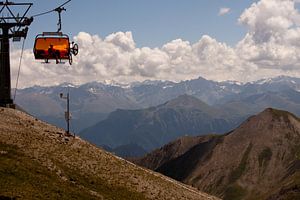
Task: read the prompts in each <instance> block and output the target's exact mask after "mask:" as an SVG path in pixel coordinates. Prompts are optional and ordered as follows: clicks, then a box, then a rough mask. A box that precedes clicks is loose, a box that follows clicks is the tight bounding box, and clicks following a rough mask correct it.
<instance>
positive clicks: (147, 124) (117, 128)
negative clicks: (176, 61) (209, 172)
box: [81, 95, 240, 151]
mask: <svg viewBox="0 0 300 200" xmlns="http://www.w3.org/2000/svg"><path fill="white" fill-rule="evenodd" d="M239 122H240V121H239V119H235V118H231V116H230V115H228V113H225V112H224V111H223V110H222V109H217V108H214V107H211V106H209V105H207V104H206V103H204V102H203V101H201V100H199V99H197V98H196V97H193V96H189V95H181V96H179V97H177V98H176V99H173V100H170V101H168V102H166V103H164V104H161V105H159V106H156V107H150V108H147V109H140V110H120V109H119V110H117V111H115V112H112V113H111V114H110V115H109V116H108V118H107V119H105V120H103V121H101V122H99V123H97V124H96V125H95V126H92V127H90V128H88V129H85V130H83V131H82V132H81V135H82V137H84V138H86V139H87V140H89V141H90V142H92V143H94V144H97V145H100V146H101V145H108V146H110V147H111V148H116V147H118V146H122V145H128V144H137V145H139V146H141V147H143V148H144V149H145V150H146V151H150V150H153V149H155V148H158V147H160V146H162V145H164V144H166V143H168V142H170V141H172V140H174V139H176V138H178V137H181V136H184V135H186V134H188V135H198V134H206V133H223V132H226V131H228V130H230V129H231V127H233V126H237V124H239Z"/></svg>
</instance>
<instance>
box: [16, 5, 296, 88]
mask: <svg viewBox="0 0 300 200" xmlns="http://www.w3.org/2000/svg"><path fill="white" fill-rule="evenodd" d="M238 21H239V23H240V24H241V25H243V26H246V27H247V29H248V32H247V34H246V35H245V37H244V38H243V39H242V40H241V41H240V42H238V44H237V45H236V46H235V47H230V46H228V45H227V44H225V43H221V42H218V41H217V40H216V39H214V38H212V37H210V36H208V35H204V36H202V37H201V38H200V39H199V41H197V42H195V43H193V44H191V43H190V42H188V41H184V40H182V39H176V40H173V41H170V42H168V43H166V44H164V45H163V46H162V47H161V48H149V47H142V48H138V47H136V45H135V41H134V38H133V36H132V33H131V32H117V33H112V34H110V35H108V36H106V37H105V38H101V37H100V36H98V35H91V34H89V33H86V32H80V33H79V34H78V35H77V36H76V37H74V40H75V42H77V43H78V44H79V47H80V50H79V54H78V56H77V57H75V58H74V64H73V65H72V66H68V65H67V64H66V65H56V64H54V63H53V64H42V63H40V62H38V61H34V58H33V55H32V51H31V50H26V51H25V52H24V57H23V65H22V68H21V76H20V86H21V87H27V86H31V85H35V84H38V85H53V84H59V83H62V82H72V83H76V84H81V83H85V82H90V81H104V80H115V81H118V82H132V81H143V80H145V79H163V80H172V81H180V80H186V79H192V78H197V77H199V76H203V77H205V78H208V79H213V80H219V81H222V80H238V81H252V80H256V79H259V78H264V77H270V76H276V75H292V76H300V28H299V23H300V15H299V12H298V10H297V9H296V8H295V1H292V0H261V1H259V2H257V3H253V4H252V5H251V7H250V8H248V9H246V10H245V11H244V12H243V13H242V14H241V16H240V17H239V19H238ZM19 55H20V51H19V50H15V51H13V52H12V55H11V57H12V75H13V80H15V76H16V74H17V65H18V58H19ZM13 84H14V83H13Z"/></svg>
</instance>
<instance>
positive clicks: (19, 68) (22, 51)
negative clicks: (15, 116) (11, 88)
mask: <svg viewBox="0 0 300 200" xmlns="http://www.w3.org/2000/svg"><path fill="white" fill-rule="evenodd" d="M25 40H26V39H25V38H24V39H23V44H22V50H21V55H20V60H19V67H18V74H17V80H16V87H15V93H14V98H13V100H14V101H15V100H16V95H17V90H18V84H19V78H20V71H21V65H22V59H23V53H24V46H25Z"/></svg>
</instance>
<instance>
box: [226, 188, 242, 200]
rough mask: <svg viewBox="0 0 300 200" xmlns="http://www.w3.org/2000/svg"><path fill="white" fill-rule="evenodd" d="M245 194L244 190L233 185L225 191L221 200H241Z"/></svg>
mask: <svg viewBox="0 0 300 200" xmlns="http://www.w3.org/2000/svg"><path fill="white" fill-rule="evenodd" d="M246 194H247V191H246V190H245V189H243V188H242V187H241V186H239V185H237V184H234V185H231V186H229V187H228V188H227V189H226V190H225V193H224V197H223V200H241V199H243V197H244V196H245V195H246Z"/></svg>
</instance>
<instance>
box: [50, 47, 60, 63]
mask: <svg viewBox="0 0 300 200" xmlns="http://www.w3.org/2000/svg"><path fill="white" fill-rule="evenodd" d="M48 54H49V57H50V58H51V57H53V58H55V60H56V64H58V63H59V61H58V59H60V53H59V50H55V49H54V48H53V45H52V44H50V47H49V49H48Z"/></svg>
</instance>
